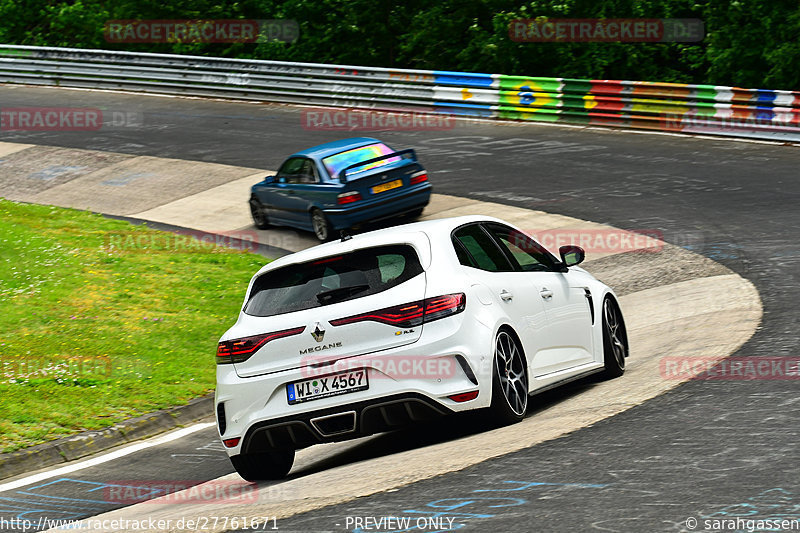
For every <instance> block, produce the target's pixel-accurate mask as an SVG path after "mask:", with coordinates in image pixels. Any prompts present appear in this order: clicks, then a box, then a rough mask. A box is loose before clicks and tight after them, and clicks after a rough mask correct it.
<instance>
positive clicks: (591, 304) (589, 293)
mask: <svg viewBox="0 0 800 533" xmlns="http://www.w3.org/2000/svg"><path fill="white" fill-rule="evenodd" d="M583 290H584V293H585V296H586V301H587V302H589V314H591V315H592V325H593V326H594V301H593V300H592V291H590V290H589V289H586V288H584V289H583Z"/></svg>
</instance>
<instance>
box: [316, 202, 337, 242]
mask: <svg viewBox="0 0 800 533" xmlns="http://www.w3.org/2000/svg"><path fill="white" fill-rule="evenodd" d="M311 227H312V228H313V229H314V235H316V236H317V239H319V240H320V242H326V241H329V240H330V239H331V237H332V236H333V235H332V233H333V228H331V223H330V222H328V218H327V217H326V216H325V213H323V212H322V211H320V210H319V209H316V208H315V209H312V210H311Z"/></svg>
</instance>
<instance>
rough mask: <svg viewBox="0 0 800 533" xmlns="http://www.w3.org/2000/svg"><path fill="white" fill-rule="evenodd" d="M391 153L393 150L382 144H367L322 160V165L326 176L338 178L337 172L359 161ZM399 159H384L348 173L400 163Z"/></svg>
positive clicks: (398, 157)
mask: <svg viewBox="0 0 800 533" xmlns="http://www.w3.org/2000/svg"><path fill="white" fill-rule="evenodd" d="M392 152H394V150H392V149H391V148H389V147H388V146H386V145H385V144H383V143H375V144H368V145H366V146H360V147H358V148H353V149H352V150H347V151H345V152H339V153H338V154H335V155H331V156H328V157H326V158H324V159H323V160H322V164H323V165H325V168H326V169H327V170H328V174H330V176H331V177H332V178H337V177H338V176H339V172H341V171H342V169H344V168H347V167H349V166H350V165H353V164H355V163H358V162H359V161H368V160H370V159H374V158H376V157H380V156H382V155H387V154H391V153H392ZM400 159H402V157H400V156H397V157H390V158H388V159H384V160H383V161H377V162H375V163H369V164H368V165H363V166H360V167H356V168H354V169H351V170H350V171H349V172H348V173H349V174H351V175H352V174H358V173H360V172H365V171H367V170H370V169H372V168H376V167H380V166H385V165H389V164H391V163H394V162H395V161H400Z"/></svg>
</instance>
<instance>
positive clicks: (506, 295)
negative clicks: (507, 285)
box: [500, 289, 514, 302]
mask: <svg viewBox="0 0 800 533" xmlns="http://www.w3.org/2000/svg"><path fill="white" fill-rule="evenodd" d="M513 297H514V295H513V294H511V293H510V292H508V291H507V290H505V289H503V290H502V291H500V299H501V300H503V301H504V302H507V301H509V300H511V299H512V298H513Z"/></svg>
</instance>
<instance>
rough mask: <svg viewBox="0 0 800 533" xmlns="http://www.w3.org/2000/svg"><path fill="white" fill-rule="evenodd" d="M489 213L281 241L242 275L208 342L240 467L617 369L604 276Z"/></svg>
mask: <svg viewBox="0 0 800 533" xmlns="http://www.w3.org/2000/svg"><path fill="white" fill-rule="evenodd" d="M559 252H560V259H559V258H556V257H555V256H553V255H552V254H551V253H550V252H548V251H547V250H546V249H544V248H543V247H542V246H541V245H539V244H538V243H537V242H536V241H534V240H533V239H531V238H530V237H529V236H527V235H526V234H524V233H523V232H522V231H520V230H519V229H517V228H515V227H513V226H511V225H510V224H507V223H505V222H503V221H501V220H499V219H496V218H491V217H479V216H467V217H459V218H449V219H441V220H431V221H426V222H417V223H413V224H407V225H403V226H396V227H393V228H389V229H381V230H378V231H373V232H370V233H364V234H361V235H357V236H355V237H352V238H346V240H343V241H340V242H331V243H327V244H322V245H319V246H315V247H313V248H310V249H307V250H304V251H302V252H298V253H295V254H291V255H288V256H285V257H282V258H280V259H278V260H276V261H273V262H272V263H269V264H268V265H266V266H265V267H264V268H262V269H261V270H259V271H258V273H257V274H256V275H255V276H254V277H253V279H252V280H251V282H250V286H249V287H248V290H247V295H246V297H245V300H244V305H243V307H242V311H241V313H240V315H239V319H238V320H237V322H236V324H234V326H233V327H232V328H230V329H229V330H228V331H227V332H226V333H225V335H223V336H222V338H221V339H220V343H219V347H218V349H217V365H218V366H217V390H216V406H217V408H216V413H217V423H218V429H219V433H220V436H221V438H222V442H223V444H224V446H225V448H226V450H227V452H228V455H229V456H230V459H231V462H232V463H233V466H234V467H235V468H236V470H237V471H238V472H239V474H240V475H241V476H242V477H243V478H244V479H247V480H251V481H253V480H262V479H274V478H279V477H283V476H285V475H286V474H287V473H288V472H289V470H290V469H291V466H292V462H293V461H294V453H295V450H297V449H300V448H304V447H307V446H310V445H312V444H317V443H322V442H330V441H336V440H345V439H351V438H355V437H360V436H364V435H369V434H372V433H377V432H382V431H387V430H392V429H396V428H400V427H402V426H406V425H408V424H413V423H416V422H420V421H425V420H430V419H433V418H435V417H438V416H441V415H447V414H450V413H455V412H460V411H467V410H473V409H488V410H489V411H490V412H491V415H492V416H493V418H494V419H495V420H497V421H499V422H501V423H512V422H516V421H519V420H521V419H522V418H523V416H524V415H525V411H526V408H527V405H528V396H529V395H530V394H533V393H537V392H541V391H544V390H546V389H550V388H552V387H554V386H557V385H561V384H563V383H566V382H568V381H572V380H575V379H578V378H582V377H584V376H587V375H589V374H593V373H603V374H604V375H605V377H609V378H610V377H616V376H620V375H622V373H623V372H624V370H625V358H626V357H627V356H628V342H627V335H626V331H625V324H624V321H623V318H622V313H621V312H620V308H619V305H618V303H617V298H616V296H615V295H614V293H613V291H612V290H611V289H610V288H609V287H607V286H606V285H604V284H603V283H601V282H600V281H598V280H597V279H595V278H594V277H592V276H591V275H590V274H589V273H587V272H586V271H585V270H583V269H582V268H580V267H577V266H575V265H577V264H578V263H580V262H581V261H582V260H583V257H584V252H583V250H582V249H581V248H579V247H577V246H562V247H561V249H560V250H559Z"/></svg>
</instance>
